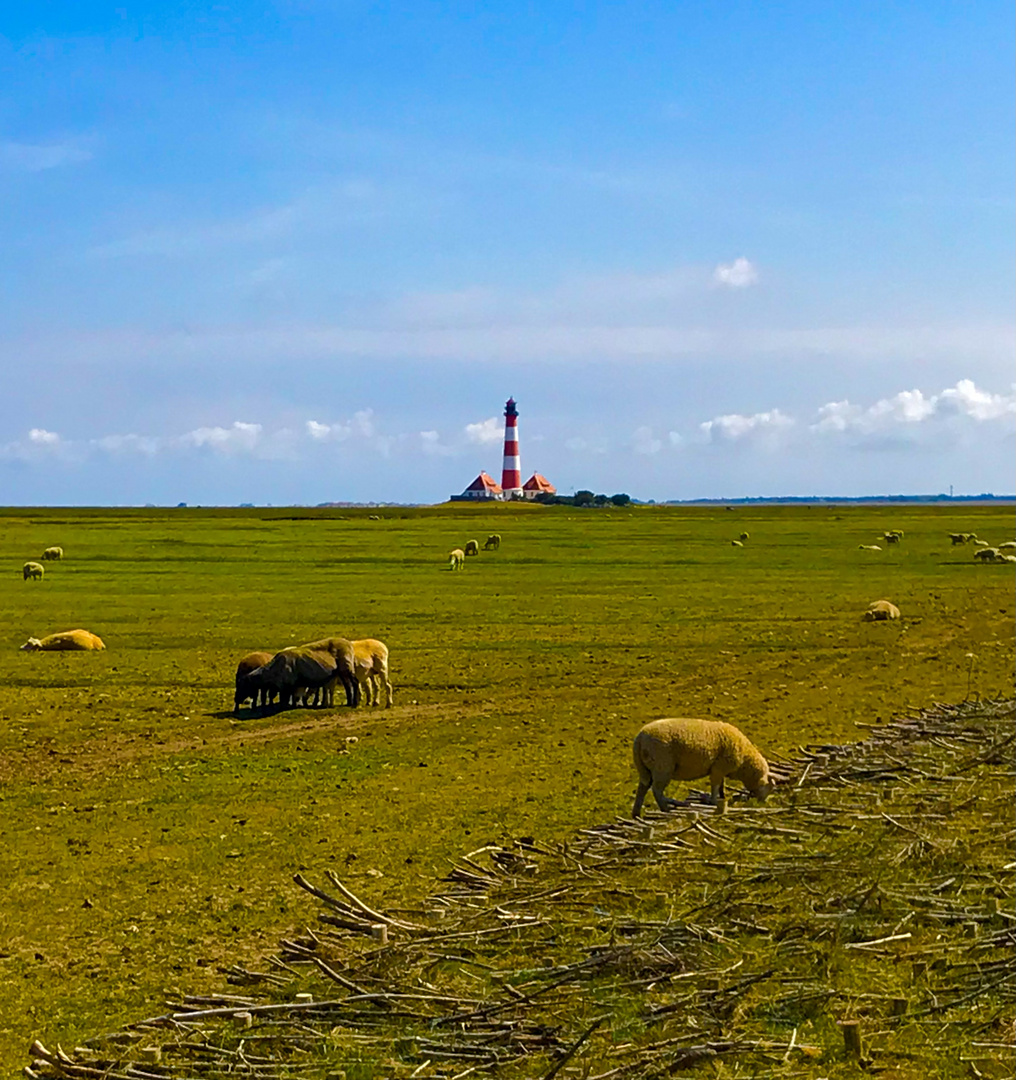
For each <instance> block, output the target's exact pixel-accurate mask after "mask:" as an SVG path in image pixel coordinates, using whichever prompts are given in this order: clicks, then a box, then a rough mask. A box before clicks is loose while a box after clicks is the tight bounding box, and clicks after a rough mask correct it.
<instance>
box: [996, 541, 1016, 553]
mask: <svg viewBox="0 0 1016 1080" xmlns="http://www.w3.org/2000/svg"><path fill="white" fill-rule="evenodd" d="M998 550H999V551H1016V540H1006V542H1005V543H1004V544H999V545H998Z"/></svg>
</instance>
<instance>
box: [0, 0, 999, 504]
mask: <svg viewBox="0 0 1016 1080" xmlns="http://www.w3.org/2000/svg"><path fill="white" fill-rule="evenodd" d="M495 26H496V29H497V32H496V33H494V32H491V28H492V27H495ZM0 29H2V31H3V34H4V36H3V37H0V73H2V74H3V76H4V82H5V85H7V86H8V87H10V88H12V89H11V90H10V92H9V94H8V98H7V99H6V107H5V111H4V113H3V115H2V116H0V196H2V198H0V206H3V207H4V209H2V210H0V247H2V250H3V252H4V257H3V260H2V261H0V285H2V287H3V289H4V295H5V304H4V306H3V307H2V309H0V362H2V364H3V367H4V370H5V373H11V372H13V373H14V374H13V376H12V375H10V374H8V378H7V380H6V386H5V395H4V397H3V399H2V400H0V484H2V488H3V492H4V494H3V495H0V502H6V503H14V504H18V503H20V504H27V503H46V502H54V503H75V502H88V503H98V504H102V503H112V504H117V503H137V502H149V501H151V502H176V501H180V500H183V501H189V502H217V503H235V502H239V501H254V502H257V503H268V502H271V503H283V502H285V501H296V502H310V503H314V502H322V501H339V500H351V501H352V500H356V501H367V500H376V501H405V502H414V501H419V502H430V501H437V500H439V499H442V498H444V497H446V496H447V494H449V493H451V492H453V491H457V490H461V488H462V487H463V486H464V485H465V483H467V482H468V481H469V480H470V479H472V477H473V476H475V474H476V472H477V471H479V469H480V468H486V469H487V470H488V471H493V472H497V469H498V467H499V456H500V454H499V451H500V440H501V437H502V419H501V417H500V407H501V403H502V402H503V401H504V400H505V398H506V397H507V396H508V395H509V394H511V395H513V396H515V397H516V398H517V399H518V400H519V401H520V405H521V409H522V421H521V432H522V439H523V444H522V452H523V467H524V468H526V467H529V468H534V469H538V470H539V471H540V472H542V473H544V474H545V475H547V476H549V477H550V478H551V479H552V480H553V481H554V482H555V483H557V484H558V486H559V488H560V489H562V490H568V489H569V488H574V487H592V488H596V489H597V490H607V489H610V490H612V491H614V490H624V491H629V492H630V493H631V494H633V495H635V496H636V497H640V498H657V499H666V498H693V497H694V498H697V497H708V496H716V497H723V496H724V495H729V496H736V495H753V494H757V495H779V494H784V495H808V494H873V493H882V492H890V491H891V492H895V493H901V494H906V493H928V492H935V491H941V490H946V489H947V488H948V486H949V485H950V484H954V485H955V486H956V488H957V490H959V491H966V492H972V493H976V492H979V491H992V490H994V491H999V492H1006V491H1008V492H1011V491H1013V489H1014V488H1016V483H1014V477H1013V472H1012V467H1011V461H1012V450H1013V449H1014V426H1016V421H1014V414H1016V404H1014V402H1016V398H1014V395H1013V393H1012V387H1011V381H1012V357H1013V352H1014V345H1016V327H1014V319H1013V305H1012V299H1011V298H1012V294H1013V289H1014V284H1016V283H1014V275H1013V266H1014V260H1013V254H1014V252H1013V246H1014V245H1013V234H1014V229H1013V224H1014V205H1016V204H1014V199H1013V195H1012V191H1013V186H1014V185H1013V180H1014V177H1013V162H1012V154H1011V137H1010V134H1009V133H1011V131H1012V129H1013V120H1014V117H1013V102H1012V96H1011V93H1010V87H1009V82H1010V76H1011V63H1012V56H1011V38H1012V13H1011V10H1009V7H1008V5H1006V6H1003V5H1002V4H1001V3H995V2H994V0H989V2H988V3H985V4H980V5H970V6H967V7H966V8H959V7H957V6H956V5H952V4H948V3H946V2H945V0H931V2H930V3H929V4H925V5H920V7H919V9H918V8H917V7H911V8H908V9H906V10H903V9H899V10H895V9H894V10H893V11H888V10H886V9H885V8H884V6H881V5H879V6H874V5H866V4H861V5H842V6H836V5H834V6H833V7H832V8H824V9H822V10H821V11H819V10H818V9H816V8H814V6H813V5H810V4H807V3H805V2H804V0H797V2H794V3H791V4H789V5H785V6H784V8H782V9H781V10H779V11H776V10H770V9H765V8H758V9H755V10H741V9H738V10H734V9H730V10H727V9H723V10H716V9H702V10H691V9H690V8H688V7H687V6H686V5H674V6H673V7H672V8H670V9H659V10H657V9H652V10H647V11H645V12H644V13H643V15H642V17H641V18H640V19H638V20H633V19H631V18H630V17H629V16H628V14H627V13H626V12H624V11H623V10H619V9H615V8H610V7H608V6H604V7H602V8H596V10H595V12H593V11H592V10H591V9H588V8H586V7H582V8H579V7H577V6H575V5H573V4H571V3H566V2H564V0H552V2H551V3H549V4H546V5H541V9H540V10H539V11H538V12H537V11H521V10H520V11H515V12H513V13H511V14H506V13H505V11H504V9H503V8H502V7H501V6H499V5H487V4H483V3H481V4H480V5H479V6H478V7H476V6H474V7H473V8H471V9H470V11H469V12H468V13H466V12H462V11H458V10H455V9H453V8H433V9H427V10H424V9H420V10H419V11H416V12H415V13H413V14H410V13H409V12H399V11H388V10H387V9H381V8H377V7H376V6H371V5H366V6H365V5H356V4H353V5H343V6H341V7H340V8H335V6H334V5H321V4H316V3H313V2H312V3H309V4H301V5H276V6H274V7H272V6H269V8H265V6H264V5H255V4H253V3H247V2H242V0H241V2H240V3H238V4H234V5H231V6H230V7H229V9H228V10H227V9H225V8H223V7H221V6H215V5H211V4H203V3H198V4H196V5H188V7H187V9H186V10H180V11H178V10H175V9H173V10H171V9H168V8H167V9H164V8H162V7H161V6H157V5H152V6H149V7H147V8H144V9H143V10H142V9H139V10H138V11H128V10H127V9H116V11H115V12H111V11H109V10H107V9H106V8H105V7H104V6H102V5H99V4H97V3H94V2H91V0H83V3H81V4H79V5H74V6H72V7H59V6H57V7H55V8H47V9H45V10H40V11H36V10H35V9H32V8H30V7H29V8H25V9H24V10H19V11H18V12H15V13H13V14H11V13H9V14H8V15H7V16H5V26H4V27H2V28H0ZM336 71H341V72H342V77H341V78H339V79H336V78H335V72H336ZM72 85H73V87H74V93H73V94H70V93H63V94H61V93H59V92H54V88H57V89H58V90H59V88H65V89H67V88H69V87H71V86H72Z"/></svg>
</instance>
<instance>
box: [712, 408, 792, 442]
mask: <svg viewBox="0 0 1016 1080" xmlns="http://www.w3.org/2000/svg"><path fill="white" fill-rule="evenodd" d="M793 424H794V421H793V418H792V417H790V416H787V415H786V414H785V413H782V412H780V410H779V409H771V410H770V411H769V412H759V413H753V414H752V415H751V416H743V415H741V414H740V413H727V414H726V415H725V416H717V417H715V418H714V419H712V420H706V422H705V423H703V424H699V431H701V432H702V434H703V435H704V436H705V437H706V439H707V440H708V441H709V442H715V443H724V442H727V443H731V442H741V441H742V440H744V439H750V438H757V437H759V436H774V435H777V434H779V433H780V432H782V431H785V430H786V429H787V428H789V427H792V426H793Z"/></svg>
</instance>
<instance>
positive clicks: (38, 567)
mask: <svg viewBox="0 0 1016 1080" xmlns="http://www.w3.org/2000/svg"><path fill="white" fill-rule="evenodd" d="M21 573H22V576H23V580H24V581H27V580H28V579H29V578H33V579H34V580H35V581H42V578H43V575H44V574H45V573H46V568H45V567H44V566H43V565H42V563H37V562H26V563H25V565H24V566H23V567H22V568H21Z"/></svg>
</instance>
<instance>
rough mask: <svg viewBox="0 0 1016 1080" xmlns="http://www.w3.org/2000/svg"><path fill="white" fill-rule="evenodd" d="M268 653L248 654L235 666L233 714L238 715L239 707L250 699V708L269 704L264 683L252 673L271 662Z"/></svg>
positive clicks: (269, 699)
mask: <svg viewBox="0 0 1016 1080" xmlns="http://www.w3.org/2000/svg"><path fill="white" fill-rule="evenodd" d="M271 658H272V654H271V653H270V652H252V653H248V654H247V655H246V656H245V657H244V658H243V659H242V660H241V661H240V662H239V663H238V664H237V665H236V692H235V693H234V694H233V712H234V713H239V711H240V706H241V705H242V704H243V703H244V702H245V701H247V700H248V699H250V703H251V708H254V709H256V708H258V707H260V706H264V705H269V704H271V696H272V695H271V693H270V691H269V690H268V688H267V687H266V686H265V684H264V681H263V680H262V679H261V678H259V677H258V676H256V675H255V674H254V673H255V672H256V671H258V669H259V668H263V667H264V666H265V664H267V663H268V661H269V660H271Z"/></svg>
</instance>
